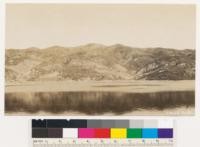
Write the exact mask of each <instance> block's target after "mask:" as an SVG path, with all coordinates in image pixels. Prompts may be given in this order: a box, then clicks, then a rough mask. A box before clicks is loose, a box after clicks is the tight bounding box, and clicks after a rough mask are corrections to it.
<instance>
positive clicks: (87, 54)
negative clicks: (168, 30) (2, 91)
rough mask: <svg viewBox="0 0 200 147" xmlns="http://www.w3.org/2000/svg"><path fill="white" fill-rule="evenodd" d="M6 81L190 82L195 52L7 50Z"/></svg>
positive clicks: (86, 47)
mask: <svg viewBox="0 0 200 147" xmlns="http://www.w3.org/2000/svg"><path fill="white" fill-rule="evenodd" d="M5 63H6V70H5V72H6V81H38V80H40V81H41V80H192V79H195V50H189V49H186V50H175V49H166V48H146V49H140V48H133V47H129V46H124V45H121V44H116V45H112V46H104V45H101V44H95V43H91V44H87V45H83V46H78V47H60V46H52V47H49V48H45V49H38V48H29V49H7V50H6V61H5Z"/></svg>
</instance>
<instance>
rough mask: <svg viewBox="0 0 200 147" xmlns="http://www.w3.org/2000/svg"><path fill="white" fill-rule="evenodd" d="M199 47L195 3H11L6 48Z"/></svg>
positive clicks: (7, 12)
mask: <svg viewBox="0 0 200 147" xmlns="http://www.w3.org/2000/svg"><path fill="white" fill-rule="evenodd" d="M87 43H101V44H105V45H111V44H116V43H120V44H124V45H128V46H134V47H170V48H177V49H185V48H195V6H194V5H153V4H149V5H144V4H143V5H142V4H141V5H138V4H137V5H136V4H129V5H120V4H118V5H117V4H116V5H113V4H112V5H111V4H110V5H109V4H107V5H105V4H104V5H102V4H101V5H98V4H92V5H91V4H82V5H81V4H78V5H76V4H7V6H6V48H28V47H33V46H35V47H40V48H44V47H49V46H53V45H60V46H77V45H83V44H87Z"/></svg>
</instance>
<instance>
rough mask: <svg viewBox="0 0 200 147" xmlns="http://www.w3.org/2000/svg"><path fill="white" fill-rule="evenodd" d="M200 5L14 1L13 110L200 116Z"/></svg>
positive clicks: (9, 37)
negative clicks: (199, 9)
mask: <svg viewBox="0 0 200 147" xmlns="http://www.w3.org/2000/svg"><path fill="white" fill-rule="evenodd" d="M195 15H196V14H195V5H190V4H184V5H183V4H181V5H175V4H61V3H60V4H55V3H54V4H34V3H32V4H25V3H24V4H23V3H21V4H7V5H6V25H5V27H6V31H5V36H6V37H5V38H6V47H5V48H6V49H5V114H6V115H70V116H72V115H129V116H133V115H175V116H178V115H193V114H194V108H195V40H196V39H195V31H196V30H195V24H196V22H195Z"/></svg>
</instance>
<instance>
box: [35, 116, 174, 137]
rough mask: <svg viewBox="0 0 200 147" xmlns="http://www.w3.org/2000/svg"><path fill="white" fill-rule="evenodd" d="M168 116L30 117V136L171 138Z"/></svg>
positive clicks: (171, 127) (171, 129) (170, 124)
mask: <svg viewBox="0 0 200 147" xmlns="http://www.w3.org/2000/svg"><path fill="white" fill-rule="evenodd" d="M173 137H174V132H173V121H172V120H82V119H79V120H78V119H76V120H75V119H74V120H69V121H68V120H65V119H45V120H32V138H69V139H77V138H78V139H86V138H89V139H96V138H102V139H106V138H107V139H109V138H110V139H162V138H163V139H165V138H168V139H170V138H171V139H172V138H173Z"/></svg>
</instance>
